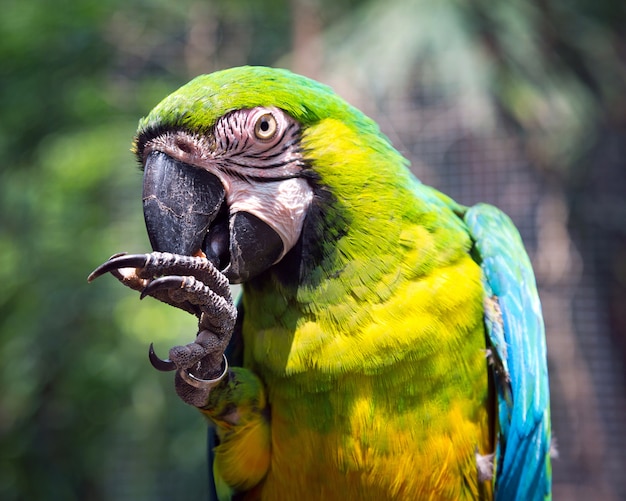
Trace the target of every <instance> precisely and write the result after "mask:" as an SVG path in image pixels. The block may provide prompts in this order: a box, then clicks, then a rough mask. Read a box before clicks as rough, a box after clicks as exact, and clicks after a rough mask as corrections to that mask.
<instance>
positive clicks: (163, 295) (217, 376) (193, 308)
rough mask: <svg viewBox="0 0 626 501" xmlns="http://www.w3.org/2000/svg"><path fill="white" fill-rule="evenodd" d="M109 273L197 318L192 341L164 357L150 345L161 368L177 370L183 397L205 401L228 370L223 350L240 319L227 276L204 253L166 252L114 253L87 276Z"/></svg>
mask: <svg viewBox="0 0 626 501" xmlns="http://www.w3.org/2000/svg"><path fill="white" fill-rule="evenodd" d="M105 273H111V274H112V275H113V276H115V277H116V278H117V279H118V280H119V281H120V282H122V283H123V284H124V285H126V286H128V287H130V288H131V289H133V290H136V291H139V292H140V293H141V296H140V298H144V297H145V296H152V297H154V298H156V299H158V300H160V301H163V302H165V303H167V304H169V305H172V306H175V307H177V308H180V309H183V310H185V311H187V312H189V313H192V314H194V315H196V316H197V317H199V323H198V331H199V332H198V335H197V337H196V340H195V341H194V342H193V343H189V344H187V345H185V346H174V347H173V348H171V349H170V352H169V358H168V359H165V360H162V359H160V358H159V357H158V356H157V355H156V353H155V352H154V347H153V346H152V345H151V346H150V350H149V359H150V362H151V363H152V365H153V367H155V368H156V369H157V370H161V371H174V370H175V371H176V391H177V393H178V395H179V396H180V397H181V398H182V399H183V401H185V402H187V403H189V404H191V405H195V406H198V407H200V406H203V405H205V403H206V398H207V397H208V392H209V390H210V389H211V388H212V387H214V386H215V385H216V384H218V383H219V382H220V381H221V380H222V379H224V377H225V376H226V375H227V373H228V363H227V361H226V357H225V356H224V351H225V350H226V347H227V346H228V342H229V341H230V338H231V336H232V332H233V330H234V327H235V321H236V319H237V309H236V308H235V306H234V303H233V300H232V295H231V292H230V285H229V282H228V279H227V278H226V277H225V276H224V275H223V274H222V273H221V272H220V271H219V270H218V269H217V268H216V267H215V266H214V265H213V263H212V262H211V261H210V260H208V259H207V258H206V257H195V256H183V255H178V254H170V253H166V252H152V253H150V254H131V255H128V254H116V255H114V256H112V257H111V258H110V259H109V260H108V261H106V262H105V263H103V264H102V265H100V266H99V267H98V268H96V269H95V270H94V271H93V272H92V273H91V274H90V275H89V278H88V281H90V282H91V281H92V280H95V279H96V278H98V277H99V276H101V275H103V274H105Z"/></svg>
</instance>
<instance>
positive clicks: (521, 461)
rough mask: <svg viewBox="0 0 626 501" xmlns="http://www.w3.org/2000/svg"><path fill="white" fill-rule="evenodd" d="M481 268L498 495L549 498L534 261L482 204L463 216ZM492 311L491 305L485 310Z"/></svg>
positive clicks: (506, 224) (509, 227)
mask: <svg viewBox="0 0 626 501" xmlns="http://www.w3.org/2000/svg"><path fill="white" fill-rule="evenodd" d="M465 221H466V223H467V225H468V228H469V230H470V234H471V235H472V238H473V240H474V242H475V247H476V250H477V252H478V256H479V260H480V262H481V268H482V270H483V275H484V281H485V291H486V298H487V300H489V298H491V297H492V296H495V298H497V304H499V309H500V312H501V317H500V318H498V315H497V314H496V315H494V314H487V315H486V319H485V324H486V327H487V333H488V337H489V341H490V344H491V349H492V350H493V353H492V356H493V357H494V361H493V366H494V380H495V385H496V393H497V399H498V403H497V404H498V417H499V427H498V430H497V449H496V465H497V466H496V478H495V497H496V499H497V500H511V499H524V500H534V499H537V500H539V499H550V498H551V495H550V493H551V466H550V440H551V435H550V412H549V387H548V369H547V362H546V344H545V334H544V324H543V318H542V315H541V306H540V303H539V296H538V293H537V287H536V284H535V278H534V275H533V270H532V267H531V264H530V260H529V259H528V256H527V254H526V251H525V250H524V245H523V243H522V241H521V238H520V236H519V233H518V232H517V230H516V229H515V227H514V225H513V223H512V222H511V220H510V219H509V218H508V217H507V216H506V215H504V214H503V213H502V212H501V211H499V210H498V209H496V208H495V207H491V206H489V205H484V204H479V205H476V206H475V207H472V208H470V209H469V210H468V211H467V213H466V214H465ZM487 311H489V309H488V308H487Z"/></svg>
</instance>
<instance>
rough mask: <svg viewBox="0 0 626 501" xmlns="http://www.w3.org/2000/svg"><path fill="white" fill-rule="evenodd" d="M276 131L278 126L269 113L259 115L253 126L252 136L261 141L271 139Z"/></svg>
mask: <svg viewBox="0 0 626 501" xmlns="http://www.w3.org/2000/svg"><path fill="white" fill-rule="evenodd" d="M277 130H278V124H277V122H276V119H275V118H274V115H272V114H271V113H265V114H264V115H261V116H260V117H259V118H257V121H256V123H255V124H254V135H255V136H256V137H257V138H258V139H261V140H262V141H267V140H269V139H272V138H273V137H274V135H275V134H276V131H277Z"/></svg>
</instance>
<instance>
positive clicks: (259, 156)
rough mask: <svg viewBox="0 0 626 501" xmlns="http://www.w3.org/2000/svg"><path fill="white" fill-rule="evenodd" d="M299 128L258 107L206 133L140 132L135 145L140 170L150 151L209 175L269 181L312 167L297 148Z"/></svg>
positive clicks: (180, 129)
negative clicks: (206, 171)
mask: <svg viewBox="0 0 626 501" xmlns="http://www.w3.org/2000/svg"><path fill="white" fill-rule="evenodd" d="M300 141H301V126H300V124H299V123H298V122H297V121H296V120H295V119H293V118H292V117H291V116H289V115H288V114H287V113H285V112H284V111H283V110H280V109H278V108H274V107H257V108H250V109H242V110H235V111H232V112H230V113H227V114H226V115H224V116H223V117H221V118H220V119H218V121H217V122H216V123H215V124H214V125H213V126H212V127H210V128H209V129H207V130H206V131H205V132H194V131H190V130H188V129H187V128H186V127H184V126H174V127H166V126H163V125H157V126H153V127H150V128H148V129H145V130H143V131H142V132H141V133H140V134H139V135H138V137H137V138H136V140H135V147H134V150H135V153H136V155H137V158H138V160H139V163H140V165H141V167H143V163H144V162H145V158H146V157H147V155H149V154H150V152H151V151H154V150H157V151H161V152H163V153H166V154H167V155H169V156H171V157H172V158H174V159H176V160H179V161H182V162H185V163H187V164H189V165H193V166H195V167H199V168H206V169H207V170H211V171H214V170H218V171H221V172H223V173H227V174H229V175H233V176H235V177H238V178H240V179H244V178H245V179H250V180H254V181H258V182H272V181H278V180H285V179H291V178H297V177H308V175H307V174H304V172H305V171H307V170H308V169H309V167H310V164H309V163H308V162H307V161H306V160H305V159H304V156H303V151H302V148H301V146H300Z"/></svg>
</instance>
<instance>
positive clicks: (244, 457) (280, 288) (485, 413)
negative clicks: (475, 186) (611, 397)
mask: <svg viewBox="0 0 626 501" xmlns="http://www.w3.org/2000/svg"><path fill="white" fill-rule="evenodd" d="M134 151H135V153H136V155H137V158H138V159H139V162H140V164H141V166H142V169H143V171H144V174H143V175H144V181H143V206H144V216H145V222H146V227H147V232H148V235H149V238H150V243H151V246H152V248H153V252H150V253H146V254H130V255H129V254H116V255H114V256H113V257H112V258H111V259H110V260H109V261H106V262H105V263H104V264H103V265H101V266H100V267H99V268H97V269H96V270H95V271H94V272H93V273H92V274H91V275H90V277H89V280H93V279H94V278H96V277H98V276H100V275H102V274H105V273H108V272H110V273H112V274H113V275H114V276H115V277H116V278H117V279H119V280H120V281H121V282H122V283H123V284H125V285H127V286H129V287H131V288H132V289H134V290H137V291H140V292H141V297H144V296H152V297H154V298H156V299H158V300H161V301H163V302H165V303H168V304H169V305H172V306H175V307H177V308H181V309H182V310H185V311H187V312H189V313H191V314H193V315H196V316H197V317H198V333H197V336H196V339H195V341H193V342H191V343H189V344H188V345H186V346H176V347H173V348H172V349H171V350H170V352H169V358H167V359H160V358H159V357H158V356H157V355H156V354H155V352H154V350H153V348H152V346H151V347H150V352H149V356H150V360H151V361H152V364H153V365H154V366H155V367H156V368H157V369H160V370H173V371H175V388H176V391H177V393H178V395H179V396H180V397H181V398H182V400H183V401H185V402H186V403H188V404H191V405H194V406H196V407H198V408H199V409H200V411H201V412H202V413H203V414H204V415H205V416H207V418H209V420H210V421H211V422H212V423H213V426H214V430H215V434H216V439H215V447H214V448H212V450H211V460H212V465H213V466H212V471H213V477H214V482H215V483H214V488H215V494H216V495H217V496H218V497H219V499H221V500H225V499H246V500H252V499H261V500H280V499H285V500H301V501H305V500H328V499H359V500H377V501H380V500H387V499H403V500H406V499H411V500H413V499H432V500H459V499H498V500H525V501H527V500H538V499H550V498H551V465H550V449H551V447H550V442H551V431H550V411H549V390H548V374H547V364H546V344H545V335H544V325H543V320H542V313H541V307H540V303H539V299H538V294H537V290H536V285H535V279H534V275H533V271H532V268H531V264H530V261H529V259H528V256H527V254H526V252H525V250H524V246H523V244H522V241H521V238H520V236H519V234H518V232H517V230H516V229H515V227H514V226H513V224H512V222H511V220H510V219H509V218H508V217H507V216H505V215H504V214H503V213H502V212H500V211H499V210H498V209H496V208H494V207H492V206H489V205H485V204H479V205H476V206H473V207H465V206H462V205H460V204H458V203H456V202H455V201H453V200H452V199H451V198H449V197H448V196H446V195H444V194H442V193H440V192H438V191H437V190H435V189H433V188H431V187H428V186H426V185H424V184H422V183H421V182H420V181H418V180H417V179H416V178H415V177H414V176H413V175H412V174H411V172H410V170H409V168H408V161H407V160H406V159H405V158H403V157H402V156H401V154H400V153H399V152H398V151H396V150H395V149H394V148H393V146H392V145H391V144H390V142H389V140H388V139H387V138H386V137H385V136H384V135H383V134H382V133H381V131H380V130H379V128H378V126H377V125H376V123H375V122H374V121H373V120H371V119H370V118H368V117H367V116H365V115H364V114H363V113H361V112H360V111H358V110H357V109H355V108H354V107H352V106H350V105H349V104H347V103H346V102H345V101H344V100H342V99H341V98H340V97H338V96H337V95H336V94H335V93H334V92H333V91H332V90H331V89H330V88H328V87H326V86H325V85H322V84H320V83H317V82H315V81H313V80H310V79H308V78H305V77H303V76H299V75H296V74H293V73H291V72H289V71H286V70H282V69H271V68H265V67H241V68H232V69H229V70H224V71H219V72H216V73H213V74H210V75H203V76H199V77H197V78H195V79H194V80H192V81H191V82H189V83H188V84H187V85H185V86H183V87H182V88H180V89H179V90H177V91H175V92H174V93H173V94H171V95H170V96H168V97H167V98H165V99H164V100H163V101H162V102H161V103H160V104H158V105H157V106H156V107H155V108H154V109H153V110H152V111H151V112H150V113H149V114H148V115H147V117H145V118H144V119H142V120H141V121H140V125H139V130H138V133H137V136H136V138H135V142H134ZM238 283H239V284H242V285H241V291H242V292H241V295H240V297H239V298H238V299H237V300H233V298H232V296H231V288H230V284H238Z"/></svg>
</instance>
